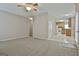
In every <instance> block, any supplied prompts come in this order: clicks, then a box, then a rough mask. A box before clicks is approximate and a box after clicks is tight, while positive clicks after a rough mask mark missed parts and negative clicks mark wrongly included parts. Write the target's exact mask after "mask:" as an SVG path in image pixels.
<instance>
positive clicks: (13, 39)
mask: <svg viewBox="0 0 79 59" xmlns="http://www.w3.org/2000/svg"><path fill="white" fill-rule="evenodd" d="M26 37H29V36H20V37H13V38H8V39H2V40H0V41H8V40H14V39H20V38H26Z"/></svg>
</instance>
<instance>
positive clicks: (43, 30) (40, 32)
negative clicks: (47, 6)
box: [33, 13, 48, 39]
mask: <svg viewBox="0 0 79 59" xmlns="http://www.w3.org/2000/svg"><path fill="white" fill-rule="evenodd" d="M33 37H34V38H40V39H47V38H48V14H47V13H44V14H39V15H36V16H34V21H33Z"/></svg>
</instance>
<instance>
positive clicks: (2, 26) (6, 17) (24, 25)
mask: <svg viewBox="0 0 79 59" xmlns="http://www.w3.org/2000/svg"><path fill="white" fill-rule="evenodd" d="M28 35H29V21H28V20H27V19H26V18H24V17H21V16H17V15H14V14H11V13H8V12H5V11H0V40H5V39H9V38H20V37H28Z"/></svg>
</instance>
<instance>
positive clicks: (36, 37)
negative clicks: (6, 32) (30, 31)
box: [33, 37, 48, 40]
mask: <svg viewBox="0 0 79 59" xmlns="http://www.w3.org/2000/svg"><path fill="white" fill-rule="evenodd" d="M33 38H36V39H44V40H48V38H41V37H33Z"/></svg>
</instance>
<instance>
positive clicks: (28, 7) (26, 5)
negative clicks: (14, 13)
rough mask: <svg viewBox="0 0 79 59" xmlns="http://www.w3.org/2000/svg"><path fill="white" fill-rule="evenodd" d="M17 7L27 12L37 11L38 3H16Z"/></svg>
mask: <svg viewBox="0 0 79 59" xmlns="http://www.w3.org/2000/svg"><path fill="white" fill-rule="evenodd" d="M17 6H18V7H22V8H24V9H25V10H26V11H27V12H28V11H37V9H38V8H37V7H38V3H18V4H17Z"/></svg>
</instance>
